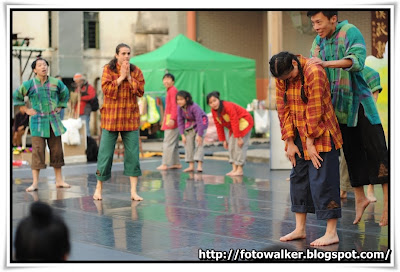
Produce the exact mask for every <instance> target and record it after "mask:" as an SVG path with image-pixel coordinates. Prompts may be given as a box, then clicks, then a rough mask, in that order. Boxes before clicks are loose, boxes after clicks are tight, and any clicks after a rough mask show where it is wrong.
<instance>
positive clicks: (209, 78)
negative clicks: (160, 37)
mask: <svg viewBox="0 0 400 272" xmlns="http://www.w3.org/2000/svg"><path fill="white" fill-rule="evenodd" d="M130 62H131V63H132V64H134V65H137V66H138V67H139V68H140V69H141V70H142V72H143V75H144V78H145V81H146V84H145V93H148V94H150V95H151V93H160V92H162V91H164V94H165V87H164V85H163V84H162V77H163V75H164V74H165V73H166V72H169V73H171V74H173V75H174V76H175V86H176V88H177V89H178V90H185V91H188V92H190V93H191V95H192V97H193V101H194V102H196V103H197V104H198V105H199V106H200V107H202V108H203V109H204V110H206V111H208V112H209V107H208V105H206V96H207V94H208V93H209V92H211V91H214V90H217V91H219V92H220V94H221V99H223V100H229V101H232V102H234V103H237V104H239V105H241V106H243V107H246V105H247V104H248V103H250V102H252V100H253V99H255V98H256V77H255V60H253V59H248V58H243V57H238V56H233V55H230V54H225V53H220V52H216V51H213V50H210V49H208V48H206V47H204V46H203V45H201V44H199V43H197V42H195V41H192V40H190V39H188V38H187V37H185V36H184V35H182V34H179V35H178V36H177V37H175V38H174V39H172V40H171V41H169V42H168V43H166V44H164V45H163V46H161V47H160V48H158V49H156V50H154V51H152V52H149V53H146V54H143V55H138V56H135V57H133V58H131V60H130Z"/></svg>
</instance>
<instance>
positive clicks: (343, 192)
mask: <svg viewBox="0 0 400 272" xmlns="http://www.w3.org/2000/svg"><path fill="white" fill-rule="evenodd" d="M340 198H341V199H345V198H347V192H346V191H342V190H340Z"/></svg>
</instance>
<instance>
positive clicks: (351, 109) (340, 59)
mask: <svg viewBox="0 0 400 272" xmlns="http://www.w3.org/2000/svg"><path fill="white" fill-rule="evenodd" d="M307 16H308V17H310V18H311V23H312V25H313V27H314V30H315V31H316V32H317V33H318V35H317V36H316V37H315V39H314V42H313V45H312V47H311V52H310V55H311V56H312V58H311V60H310V61H311V63H315V64H320V65H321V66H322V67H324V68H325V70H326V74H327V76H328V79H329V82H330V85H331V95H332V103H333V106H334V108H335V113H336V116H337V119H338V122H339V126H340V130H341V132H342V136H343V141H344V143H343V152H344V155H345V158H346V162H347V167H348V170H349V176H350V182H351V186H352V187H353V188H354V196H355V199H356V204H355V206H356V207H355V208H356V216H355V219H354V221H353V224H357V223H359V222H360V220H361V217H362V215H363V213H364V210H365V208H366V207H367V206H368V205H369V204H370V200H369V199H368V198H367V196H366V195H365V192H364V185H369V184H381V185H382V190H383V201H384V203H383V212H382V216H381V220H380V223H379V225H380V226H386V225H387V224H388V191H389V176H388V165H389V155H388V150H387V146H386V139H385V135H384V132H383V127H382V124H381V120H380V117H379V113H378V109H377V107H376V104H375V100H374V98H373V95H372V93H371V90H370V89H369V87H368V84H367V82H366V81H365V79H364V77H363V75H362V70H363V68H364V63H365V58H366V45H365V41H364V37H363V36H362V34H361V32H360V30H359V29H358V28H357V27H355V26H354V25H352V24H349V23H348V21H347V20H344V21H341V22H339V21H338V12H337V11H336V10H323V11H319V10H313V11H309V12H307Z"/></svg>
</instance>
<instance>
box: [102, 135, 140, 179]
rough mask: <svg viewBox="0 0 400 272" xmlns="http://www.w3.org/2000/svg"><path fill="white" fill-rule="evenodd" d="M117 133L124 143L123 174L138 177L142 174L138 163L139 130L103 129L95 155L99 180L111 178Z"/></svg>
mask: <svg viewBox="0 0 400 272" xmlns="http://www.w3.org/2000/svg"><path fill="white" fill-rule="evenodd" d="M118 133H121V137H122V141H123V143H124V149H125V151H124V175H125V176H130V177H138V176H141V175H142V171H141V170H140V164H139V130H133V131H108V130H105V129H103V130H102V134H101V140H100V147H99V153H98V156H97V171H96V177H97V179H98V180H100V181H106V180H109V179H110V178H111V166H112V163H113V158H114V150H115V144H116V142H117V138H118Z"/></svg>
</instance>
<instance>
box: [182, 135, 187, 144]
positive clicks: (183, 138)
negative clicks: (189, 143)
mask: <svg viewBox="0 0 400 272" xmlns="http://www.w3.org/2000/svg"><path fill="white" fill-rule="evenodd" d="M181 137H182V143H183V145H186V136H185V134H182V135H181Z"/></svg>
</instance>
